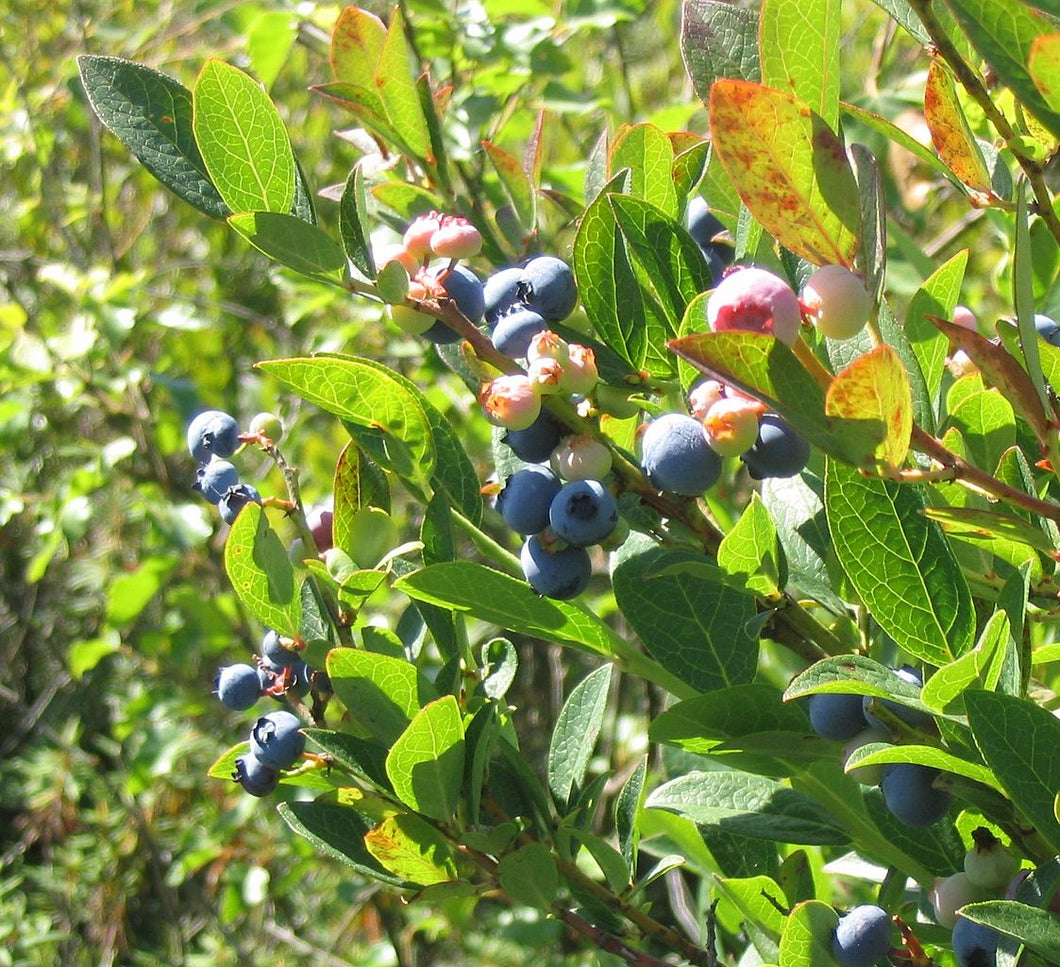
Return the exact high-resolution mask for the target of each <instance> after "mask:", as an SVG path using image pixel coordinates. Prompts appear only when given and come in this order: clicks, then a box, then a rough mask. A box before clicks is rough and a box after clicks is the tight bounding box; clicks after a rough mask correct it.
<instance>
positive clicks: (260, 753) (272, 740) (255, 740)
mask: <svg viewBox="0 0 1060 967" xmlns="http://www.w3.org/2000/svg"><path fill="white" fill-rule="evenodd" d="M301 728H302V723H301V720H300V719H299V718H298V716H297V715H295V714H294V713H293V712H288V711H287V710H286V709H280V710H279V711H277V712H269V714H268V715H263V716H262V717H261V718H260V719H258V720H257V722H255V723H254V727H253V728H252V729H251V730H250V751H251V752H252V753H253V755H254V756H255V757H256V758H257V759H258V761H259V762H261V763H262V764H263V765H266V766H269V767H270V768H272V769H289V768H290V767H291V766H293V765H294V764H295V762H297V761H298V759H299V758H300V757H301V755H302V752H303V751H304V750H305V736H304V735H303V734H302V732H301V731H300V730H301Z"/></svg>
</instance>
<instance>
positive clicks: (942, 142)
mask: <svg viewBox="0 0 1060 967" xmlns="http://www.w3.org/2000/svg"><path fill="white" fill-rule="evenodd" d="M924 119H925V120H926V121H927V125H928V130H929V131H930V132H931V140H932V143H933V144H934V145H935V150H936V151H938V153H939V157H940V158H941V159H942V160H943V161H944V162H945V163H946V164H947V165H948V166H949V169H950V170H951V171H952V172H953V173H954V174H955V175H956V176H957V177H958V178H960V179H961V181H963V182H964V183H965V184H966V185H968V186H969V187H971V188H974V189H975V190H976V191H980V192H983V193H984V194H986V195H993V193H994V192H993V188H992V186H991V183H990V172H989V171H988V170H987V167H986V161H985V160H984V159H983V152H982V150H981V149H980V147H979V143H978V142H977V141H976V139H975V134H974V133H973V132H972V129H971V126H970V125H969V124H968V119H967V118H966V117H965V115H964V109H963V108H962V107H961V102H960V100H959V99H958V97H957V88H956V85H955V84H954V83H953V78H952V77H951V76H950V72H949V70H948V69H947V68H946V67H944V66H943V65H942V63H941V62H940V61H938V60H934V61H932V62H931V66H930V68H929V69H928V77H927V85H926V87H925V90H924Z"/></svg>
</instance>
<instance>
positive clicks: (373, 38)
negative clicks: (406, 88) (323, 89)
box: [329, 7, 386, 88]
mask: <svg viewBox="0 0 1060 967" xmlns="http://www.w3.org/2000/svg"><path fill="white" fill-rule="evenodd" d="M385 42H386V25H385V24H384V23H383V21H382V20H380V19H379V18H378V17H377V16H375V14H372V13H369V12H368V11H367V10H361V9H360V8H359V7H346V9H345V10H343V11H342V13H341V14H339V19H338V20H337V21H336V23H335V29H334V30H333V31H332V32H331V50H330V53H329V57H330V60H331V73H332V74H333V75H334V76H335V80H337V81H343V82H345V83H347V84H356V85H357V86H358V87H366V88H371V87H372V86H373V83H374V78H375V68H376V64H378V63H379V57H380V55H381V54H382V52H383V44H384V43H385Z"/></svg>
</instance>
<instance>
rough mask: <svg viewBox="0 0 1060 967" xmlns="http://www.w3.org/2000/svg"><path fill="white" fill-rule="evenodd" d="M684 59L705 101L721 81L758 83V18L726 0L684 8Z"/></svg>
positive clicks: (695, 0)
mask: <svg viewBox="0 0 1060 967" xmlns="http://www.w3.org/2000/svg"><path fill="white" fill-rule="evenodd" d="M681 12H682V18H681V56H682V57H683V58H684V62H685V69H686V70H687V71H688V76H689V77H690V78H691V80H692V87H693V88H694V89H695V92H696V96H697V97H698V98H699V99H700V100H701V101H705V100H707V98H708V97H710V86H711V84H713V83H714V82H715V81H716V80H718V78H720V77H742V78H743V79H744V80H746V81H755V80H758V16H757V14H756V12H755V11H754V10H750V9H745V8H744V7H738V6H736V5H735V4H732V3H728V2H726V0H686V2H685V3H683V4H682V6H681Z"/></svg>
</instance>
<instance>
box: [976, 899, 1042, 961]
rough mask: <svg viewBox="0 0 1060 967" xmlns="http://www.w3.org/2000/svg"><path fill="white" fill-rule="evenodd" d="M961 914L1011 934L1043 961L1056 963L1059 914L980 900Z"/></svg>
mask: <svg viewBox="0 0 1060 967" xmlns="http://www.w3.org/2000/svg"><path fill="white" fill-rule="evenodd" d="M961 916H962V917H967V918H968V919H969V920H974V921H975V922H976V923H983V924H986V926H988V927H993V928H994V929H995V930H997V931H998V932H1000V933H1003V934H1007V935H1008V936H1009V937H1014V938H1015V939H1016V940H1018V941H1019V942H1020V943H1022V944H1023V945H1024V946H1026V947H1027V948H1028V949H1029V950H1033V951H1034V952H1035V953H1036V954H1038V955H1039V956H1040V957H1042V958H1044V959H1045V961H1046V963H1050V964H1055V963H1056V962H1057V959H1056V958H1057V951H1060V917H1058V916H1057V915H1056V914H1055V913H1052V912H1051V911H1049V910H1042V909H1040V908H1039V907H1032V906H1030V905H1029V904H1026V903H1019V902H1017V901H1015V900H983V901H980V902H979V903H969V904H967V905H966V906H964V907H962V908H961Z"/></svg>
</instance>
